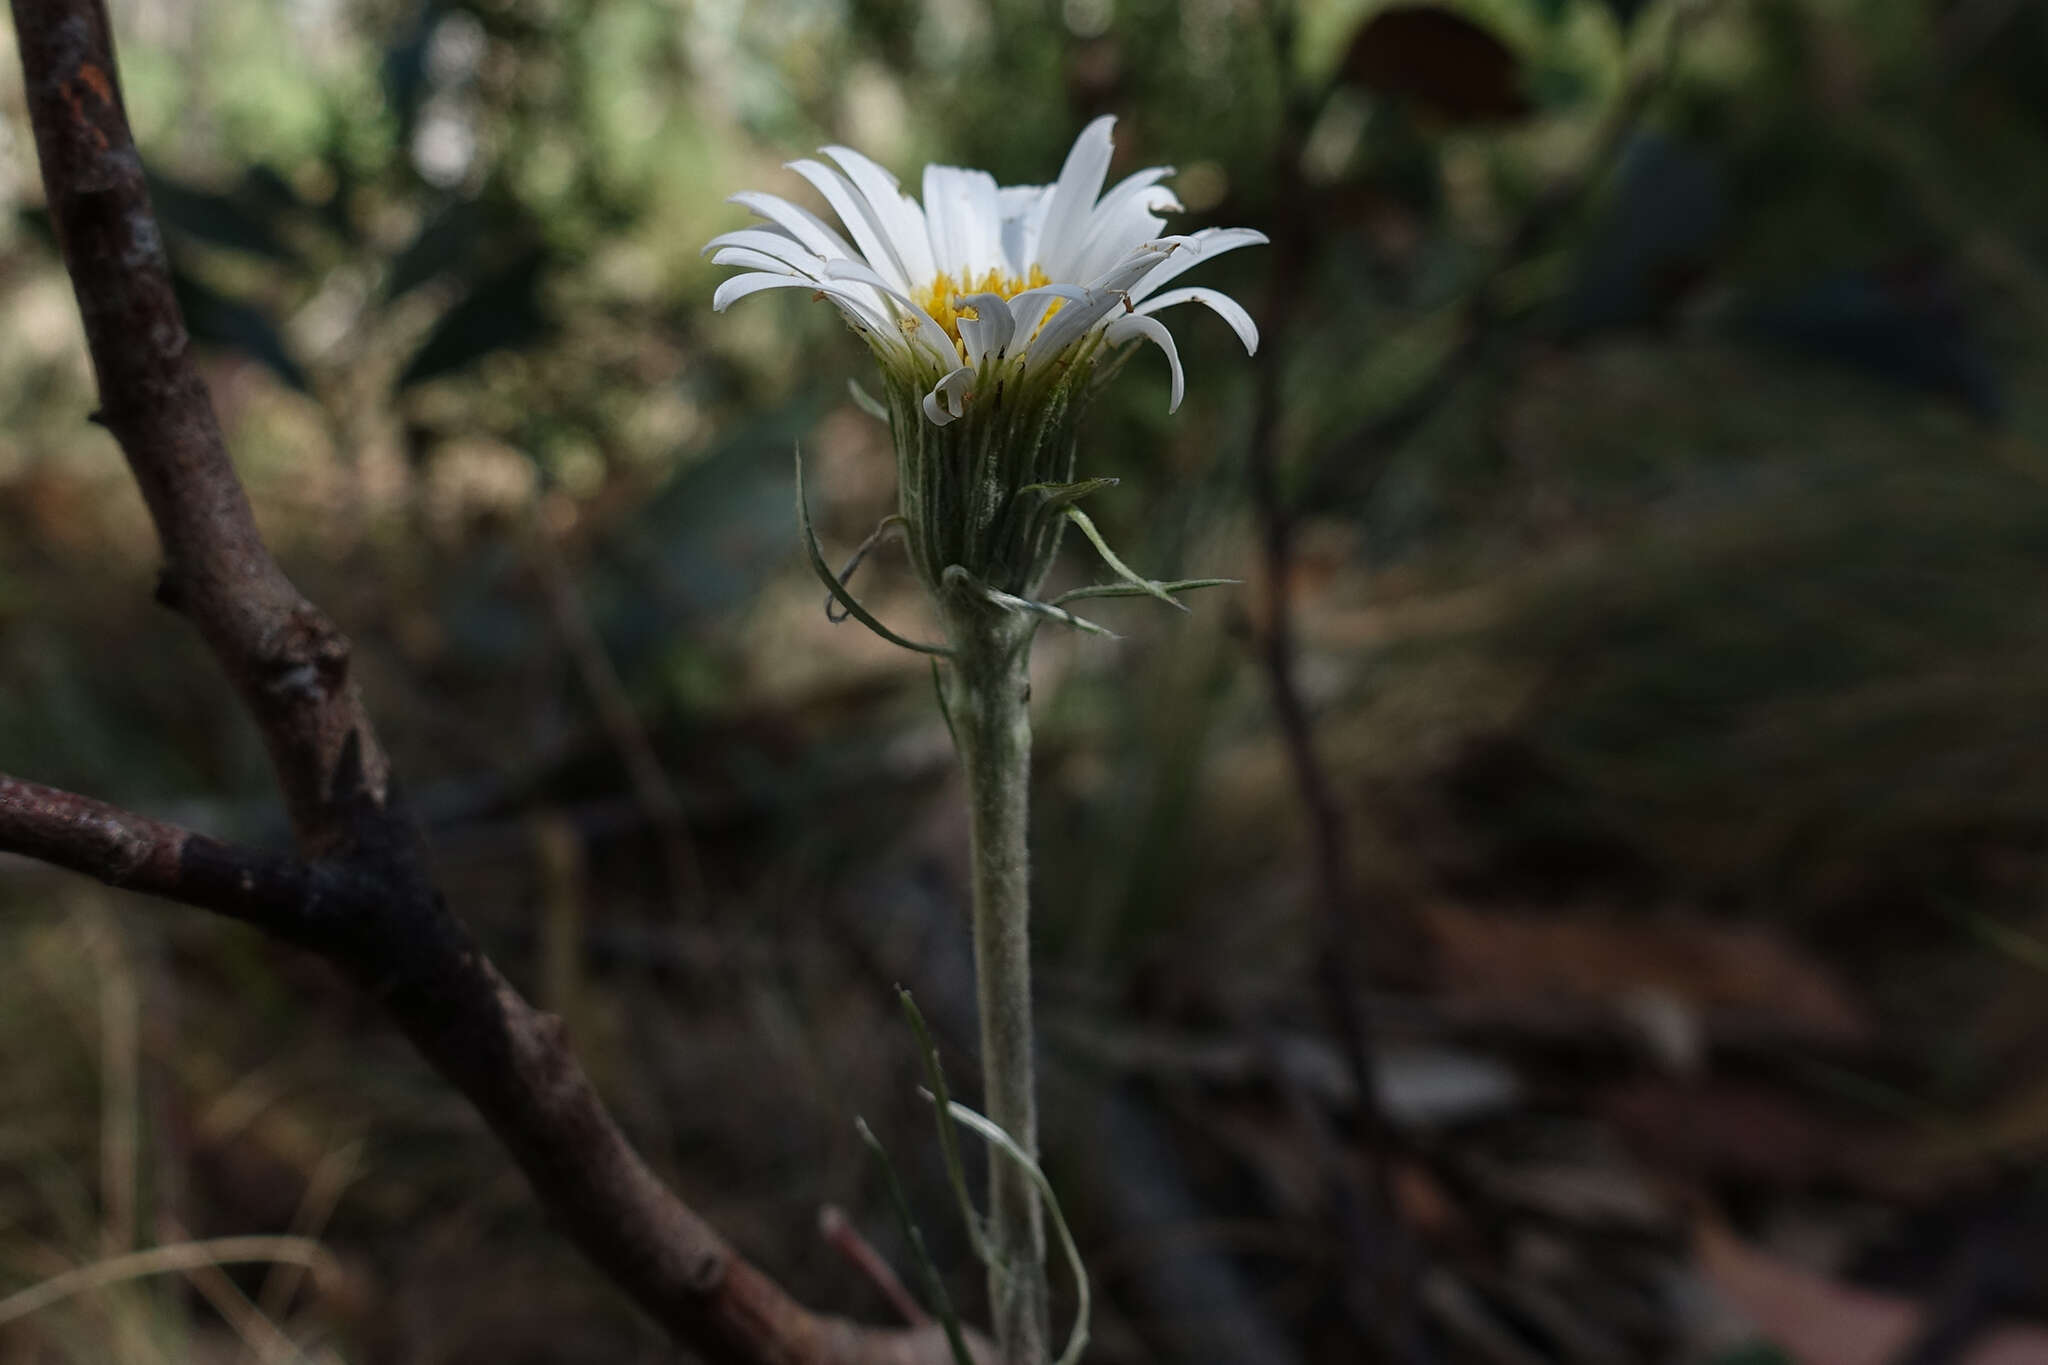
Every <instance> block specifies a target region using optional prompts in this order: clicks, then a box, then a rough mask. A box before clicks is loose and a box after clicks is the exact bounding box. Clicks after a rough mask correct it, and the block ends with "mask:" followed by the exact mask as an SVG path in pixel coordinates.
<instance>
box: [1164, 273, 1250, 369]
mask: <svg viewBox="0 0 2048 1365" xmlns="http://www.w3.org/2000/svg"><path fill="white" fill-rule="evenodd" d="M1182 303H1201V304H1207V305H1208V306H1209V307H1210V308H1212V309H1214V310H1215V312H1216V316H1217V317H1220V318H1222V319H1223V320H1224V321H1225V322H1227V323H1229V324H1230V330H1231V331H1233V332H1235V333H1237V339H1238V340H1239V341H1242V342H1243V343H1244V353H1245V354H1246V355H1257V354H1258V353H1259V324H1257V323H1256V322H1253V321H1252V315H1251V314H1250V313H1247V312H1246V311H1245V309H1244V305H1243V304H1241V303H1239V302H1238V301H1237V300H1236V299H1234V298H1232V297H1230V295H1228V294H1226V293H1224V292H1223V291H1222V290H1220V289H1172V290H1168V291H1167V292H1166V293H1164V294H1161V295H1160V296H1159V297H1158V298H1156V299H1147V300H1145V302H1144V303H1142V304H1140V305H1138V312H1139V313H1140V314H1142V315H1144V316H1148V317H1149V316H1150V315H1152V314H1153V313H1156V312H1158V311H1159V310H1160V309H1162V308H1172V307H1174V306H1175V305H1176V304H1182Z"/></svg>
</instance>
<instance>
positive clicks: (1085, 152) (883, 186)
mask: <svg viewBox="0 0 2048 1365" xmlns="http://www.w3.org/2000/svg"><path fill="white" fill-rule="evenodd" d="M1114 122H1115V120H1114V119H1112V118H1109V117H1107V116H1105V117H1103V118H1098V119H1096V120H1095V121H1094V122H1093V123H1091V124H1089V125H1088V126H1087V128H1085V129H1084V130H1082V133H1081V136H1080V137H1079V138H1077V139H1075V142H1074V147H1073V150H1072V151H1071V152H1069V153H1068V154H1067V161H1066V165H1065V166H1064V167H1063V168H1062V169H1061V171H1060V175H1059V179H1058V180H1057V181H1055V182H1054V183H1053V184H1051V185H1022V186H1002V187H998V186H997V184H996V182H995V179H994V177H992V176H990V175H989V174H988V173H987V172H986V171H975V170H963V169H961V168H959V167H956V166H927V167H925V171H924V202H923V204H922V205H920V204H919V203H918V201H917V200H915V199H913V198H912V197H910V196H909V195H907V194H905V193H904V192H903V191H902V190H901V189H900V188H899V187H898V185H897V182H896V178H895V177H894V176H892V175H890V174H889V172H887V171H885V170H883V169H882V168H881V167H880V166H878V165H876V164H875V163H874V162H873V161H870V160H869V159H868V158H866V157H864V156H862V155H861V154H860V153H859V152H855V151H851V150H849V149H847V148H845V147H827V148H825V149H824V151H823V153H822V155H823V156H825V157H827V158H829V159H830V161H831V162H832V163H833V164H831V165H828V164H826V162H824V161H814V160H808V159H806V160H802V161H795V162H791V163H790V169H792V170H794V171H796V172H797V173H798V174H799V175H801V176H803V177H804V179H806V180H808V181H809V182H810V183H811V184H812V185H813V186H814V187H815V188H816V189H817V190H818V192H819V193H820V194H822V195H823V196H824V198H825V201H826V202H827V203H828V204H829V205H831V207H832V211H833V212H834V213H835V214H836V215H837V216H838V218H839V221H840V222H841V224H843V225H844V227H845V229H846V233H847V236H841V235H840V233H838V232H837V231H835V230H834V229H832V228H831V227H829V226H827V225H826V224H825V222H824V221H823V220H821V219H820V218H818V217H817V216H816V215H815V214H812V213H810V212H809V211H807V210H805V209H803V208H801V207H799V206H798V205H796V204H792V203H790V202H789V201H788V200H786V199H782V198H779V197H778V196H776V195H772V194H763V193H760V192H756V191H749V192H747V193H743V194H736V195H734V196H733V201H734V202H735V203H739V204H742V205H745V206H746V207H747V208H749V209H752V210H753V211H754V212H755V213H756V214H757V215H759V216H760V217H761V218H763V219H765V220H766V221H767V223H768V224H769V226H767V227H753V228H743V229H741V230H739V231H737V232H728V233H724V234H722V235H720V236H718V237H716V238H713V239H712V241H711V243H710V245H709V246H708V247H707V248H706V250H709V251H713V252H715V253H716V254H715V255H714V256H713V257H712V259H713V260H714V261H715V262H717V263H718V264H720V265H731V266H740V267H744V268H745V270H746V273H744V274H740V275H735V276H733V277H732V278H730V279H728V280H726V281H725V282H724V283H723V284H721V285H720V286H719V287H718V292H717V293H716V295H714V296H713V299H712V307H714V308H716V309H718V310H720V311H723V310H724V309H725V308H726V307H727V306H728V305H730V304H731V303H732V302H733V301H734V300H736V299H741V298H745V297H746V296H747V295H749V294H753V293H758V292H760V291H761V290H764V289H809V290H811V291H812V293H813V294H814V295H815V296H817V297H821V298H825V299H829V300H831V301H832V302H833V303H834V304H836V305H837V306H838V308H839V310H840V311H841V312H842V313H844V314H845V315H846V319H847V321H848V322H849V323H850V324H851V325H852V326H853V328H854V330H856V331H857V332H859V333H861V335H862V336H864V337H865V338H866V339H867V341H868V344H869V346H871V347H872V348H873V349H874V352H875V355H876V358H877V359H878V360H879V361H880V362H881V364H882V367H883V371H884V374H885V376H887V378H888V380H889V381H890V383H891V385H892V386H893V385H896V384H903V385H907V386H912V387H914V388H915V389H916V390H917V391H918V396H919V401H918V408H919V409H920V410H921V411H922V414H923V416H924V418H925V419H926V420H927V421H929V422H931V423H932V424H933V425H935V426H946V425H948V424H950V423H952V422H954V421H957V420H959V419H960V418H961V417H962V416H964V415H966V413H967V411H968V409H969V408H970V407H971V406H972V405H973V404H974V403H975V402H976V401H977V398H978V396H980V395H984V394H993V393H994V392H995V390H996V386H997V385H999V384H1007V385H1008V386H1010V387H1011V388H1012V389H1013V390H1014V389H1016V388H1017V387H1018V386H1020V385H1021V386H1027V387H1031V388H1036V387H1038V385H1039V384H1040V383H1041V382H1042V381H1044V380H1046V379H1047V378H1048V377H1049V376H1050V377H1054V378H1065V377H1067V376H1069V375H1071V374H1075V373H1080V374H1085V373H1086V372H1087V371H1088V370H1089V369H1091V368H1092V362H1093V361H1094V360H1095V359H1096V358H1097V357H1098V356H1099V355H1100V353H1101V351H1102V349H1103V348H1104V347H1110V348H1114V347H1119V346H1122V345H1124V344H1126V343H1128V342H1133V341H1140V340H1144V341H1151V342H1154V343H1156V344H1157V345H1158V346H1159V348H1160V349H1161V350H1162V351H1164V352H1165V353H1166V359H1167V364H1168V366H1169V367H1170V369H1171V371H1172V385H1173V388H1172V399H1171V403H1170V405H1169V411H1171V410H1173V409H1177V408H1178V407H1179V406H1180V400H1181V394H1182V392H1183V389H1184V387H1185V381H1184V379H1183V376H1182V372H1181V365H1180V355H1179V353H1178V351H1177V349H1176V348H1175V346H1174V342H1173V335H1172V333H1170V332H1168V331H1167V330H1166V328H1165V326H1164V325H1163V324H1162V323H1160V322H1159V321H1158V320H1157V319H1156V318H1155V317H1154V316H1153V315H1154V314H1156V313H1158V312H1160V311H1161V310H1163V309H1167V308H1171V307H1173V306H1175V305H1176V304H1182V303H1200V304H1204V305H1206V306H1207V307H1209V308H1211V309H1213V310H1215V312H1216V313H1217V314H1219V315H1220V316H1221V317H1222V318H1223V320H1224V321H1225V322H1227V323H1229V324H1230V326H1231V328H1232V330H1234V331H1235V332H1236V333H1237V335H1238V337H1239V339H1240V340H1242V341H1243V342H1244V346H1245V349H1246V351H1248V352H1249V351H1254V350H1256V349H1257V347H1258V341H1259V333H1258V328H1257V327H1256V326H1255V325H1254V324H1253V322H1252V320H1251V317H1250V315H1249V314H1247V313H1246V312H1245V310H1244V309H1243V307H1241V306H1240V305H1239V304H1238V303H1237V302H1236V301H1235V300H1234V299H1232V298H1230V297H1229V296H1228V295H1226V294H1223V293H1220V292H1219V291H1217V290H1214V289H1202V288H1192V289H1175V290H1171V291H1169V292H1166V293H1163V294H1162V293H1160V292H1159V290H1160V288H1161V287H1162V286H1163V285H1165V284H1167V283H1168V282H1169V281H1171V280H1173V279H1175V278H1177V277H1178V276H1180V275H1181V274H1183V273H1184V272H1186V271H1187V270H1189V269H1191V268H1192V267H1194V266H1196V265H1198V264H1200V263H1201V262H1203V261H1205V260H1207V259H1209V258H1210V257H1212V256H1216V255H1220V254H1221V253H1223V252H1225V251H1229V250H1232V249H1233V248H1235V247H1240V246H1248V245H1251V244H1253V243H1256V242H1263V241H1265V240H1266V237H1265V234H1263V233H1260V232H1256V231H1253V230H1252V229H1250V228H1205V229H1203V230H1202V231H1200V232H1196V233H1193V234H1190V235H1188V236H1184V237H1171V236H1162V235H1161V232H1162V230H1163V229H1164V228H1165V226H1166V221H1165V219H1163V218H1161V217H1159V216H1158V215H1159V213H1160V212H1161V211H1177V210H1179V209H1180V205H1179V203H1178V202H1176V201H1175V199H1174V197H1173V192H1172V191H1171V190H1169V189H1167V188H1166V187H1165V186H1164V185H1162V184H1161V183H1160V182H1161V181H1162V180H1164V179H1165V178H1166V177H1167V176H1169V175H1171V174H1173V171H1172V168H1171V167H1166V166H1155V167H1152V168H1150V169H1147V170H1142V171H1139V172H1137V173H1135V174H1133V175H1130V176H1127V177H1126V178H1124V179H1123V180H1121V181H1119V182H1118V183H1117V184H1116V185H1115V186H1113V187H1111V189H1110V190H1109V192H1108V193H1106V194H1105V193H1103V190H1102V183H1103V179H1104V177H1105V176H1106V174H1107V173H1108V170H1109V160H1110V128H1111V126H1112V125H1113V123H1114ZM849 237H850V238H851V240H850V241H849Z"/></svg>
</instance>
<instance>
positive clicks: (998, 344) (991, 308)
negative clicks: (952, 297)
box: [960, 294, 1035, 365]
mask: <svg viewBox="0 0 2048 1365" xmlns="http://www.w3.org/2000/svg"><path fill="white" fill-rule="evenodd" d="M960 302H961V303H964V304H966V305H967V307H968V308H969V309H970V310H972V311H973V313H974V316H973V317H968V316H967V314H966V313H964V312H963V313H961V315H960V340H961V341H962V342H964V343H966V346H967V363H968V364H970V365H979V364H980V363H981V360H982V357H983V356H989V355H995V354H997V353H999V352H1001V351H1002V350H1003V349H1004V348H1005V347H1007V346H1008V345H1009V344H1010V338H1011V337H1012V336H1013V335H1015V334H1016V330H1017V319H1016V315H1015V314H1014V313H1012V312H1011V311H1010V304H1009V301H1008V300H1006V299H1005V298H1004V297H1003V296H1002V295H1001V294H969V295H967V296H965V297H964V298H962V299H961V300H960ZM1034 325H1035V324H1034Z"/></svg>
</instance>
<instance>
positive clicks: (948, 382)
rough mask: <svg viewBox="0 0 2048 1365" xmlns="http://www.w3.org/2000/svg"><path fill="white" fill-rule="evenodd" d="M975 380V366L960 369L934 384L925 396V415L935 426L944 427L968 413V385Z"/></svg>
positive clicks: (964, 366) (963, 366) (965, 366)
mask: <svg viewBox="0 0 2048 1365" xmlns="http://www.w3.org/2000/svg"><path fill="white" fill-rule="evenodd" d="M973 382H974V367H973V366H971V365H962V366H961V367H960V368H959V369H957V370H955V371H953V372H952V373H951V374H949V375H947V376H946V377H945V378H944V379H941V380H940V381H939V382H938V383H937V384H935V385H933V386H932V391H931V392H930V393H928V394H926V395H925V396H924V415H925V416H926V417H928V418H930V419H931V423H932V425H933V426H935V427H943V426H946V425H949V424H950V423H952V422H955V421H957V420H959V419H960V418H961V417H964V416H966V414H967V386H968V385H969V384H972V383H973Z"/></svg>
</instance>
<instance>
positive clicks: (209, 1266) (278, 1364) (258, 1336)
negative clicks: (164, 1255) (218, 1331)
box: [171, 1223, 300, 1365]
mask: <svg viewBox="0 0 2048 1365" xmlns="http://www.w3.org/2000/svg"><path fill="white" fill-rule="evenodd" d="M171 1230H172V1232H173V1234H174V1235H177V1236H180V1237H182V1236H184V1233H185V1229H183V1228H181V1227H178V1226H176V1224H175V1223H173V1224H172V1229H171ZM184 1274H185V1278H186V1279H187V1280H188V1281H190V1282H191V1284H192V1287H193V1288H194V1289H197V1290H198V1291H199V1293H200V1295H201V1296H202V1297H204V1298H205V1300H206V1301H207V1302H208V1303H209V1304H212V1305H213V1311H214V1312H216V1313H218V1314H220V1318H221V1321H222V1322H225V1323H226V1324H227V1325H228V1326H229V1327H230V1328H231V1329H233V1331H234V1334H235V1335H236V1336H237V1337H240V1338H241V1340H242V1345H243V1347H244V1348H245V1349H246V1350H247V1351H248V1352H249V1353H250V1354H252V1355H254V1356H255V1357H256V1360H257V1362H258V1365H293V1362H295V1361H297V1360H299V1359H300V1354H299V1348H298V1346H297V1344H296V1343H294V1342H293V1341H292V1339H291V1338H290V1337H288V1336H286V1335H285V1334H284V1330H283V1329H282V1328H280V1327H279V1326H278V1325H277V1323H276V1322H275V1321H273V1320H272V1319H271V1317H270V1315H269V1314H267V1313H265V1312H264V1311H263V1310H262V1309H260V1308H258V1307H257V1306H256V1305H255V1304H253V1303H251V1302H249V1296H248V1295H247V1294H244V1293H243V1292H242V1289H241V1286H240V1285H238V1284H236V1283H235V1282H234V1281H233V1280H231V1279H229V1278H228V1275H227V1272H226V1271H224V1270H222V1269H221V1268H220V1265H219V1264H218V1263H217V1262H214V1261H201V1262H199V1263H198V1264H196V1265H191V1266H187V1267H185V1270H184Z"/></svg>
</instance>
